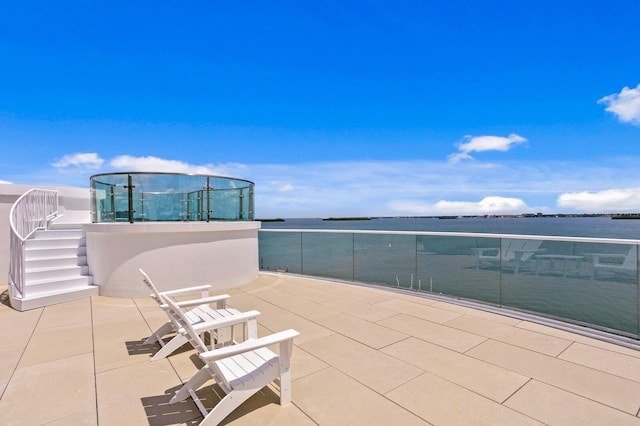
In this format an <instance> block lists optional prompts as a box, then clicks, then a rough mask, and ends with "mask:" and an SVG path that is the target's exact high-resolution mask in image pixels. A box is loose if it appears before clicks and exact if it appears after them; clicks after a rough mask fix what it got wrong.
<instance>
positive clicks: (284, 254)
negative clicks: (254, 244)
mask: <svg viewBox="0 0 640 426" xmlns="http://www.w3.org/2000/svg"><path fill="white" fill-rule="evenodd" d="M258 252H259V256H260V265H259V266H260V269H261V270H264V271H278V272H291V273H294V274H301V273H302V235H301V233H300V232H266V233H265V232H262V233H260V238H259V239H258Z"/></svg>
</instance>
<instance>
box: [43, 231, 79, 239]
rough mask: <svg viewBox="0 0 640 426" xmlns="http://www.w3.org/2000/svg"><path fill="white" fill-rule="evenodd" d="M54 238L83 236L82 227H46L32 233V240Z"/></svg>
mask: <svg viewBox="0 0 640 426" xmlns="http://www.w3.org/2000/svg"><path fill="white" fill-rule="evenodd" d="M54 238H84V231H83V230H82V229H47V230H46V231H36V232H35V233H34V234H33V239H34V240H40V239H54Z"/></svg>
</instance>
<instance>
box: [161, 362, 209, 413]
mask: <svg viewBox="0 0 640 426" xmlns="http://www.w3.org/2000/svg"><path fill="white" fill-rule="evenodd" d="M209 380H211V371H210V370H209V367H208V366H205V367H203V368H201V369H200V370H198V372H197V373H196V374H195V375H194V376H193V377H192V378H190V379H189V380H188V381H187V383H185V384H184V386H182V388H180V390H179V391H178V392H176V394H175V395H174V396H173V398H171V400H170V401H169V404H175V403H176V402H180V401H184V400H185V399H187V398H188V397H189V390H193V391H196V390H198V389H199V388H200V386H202V385H204V384H205V383H207V382H208V381H209Z"/></svg>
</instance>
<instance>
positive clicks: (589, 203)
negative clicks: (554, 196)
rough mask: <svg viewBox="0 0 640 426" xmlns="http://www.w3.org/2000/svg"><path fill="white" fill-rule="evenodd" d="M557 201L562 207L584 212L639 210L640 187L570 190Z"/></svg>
mask: <svg viewBox="0 0 640 426" xmlns="http://www.w3.org/2000/svg"><path fill="white" fill-rule="evenodd" d="M557 203H558V206H560V207H565V208H571V209H575V210H578V211H583V212H594V213H600V212H608V213H615V212H628V211H633V212H637V211H640V188H622V189H607V190H603V191H598V192H586V191H584V192H569V193H564V194H561V195H560V196H558V201H557Z"/></svg>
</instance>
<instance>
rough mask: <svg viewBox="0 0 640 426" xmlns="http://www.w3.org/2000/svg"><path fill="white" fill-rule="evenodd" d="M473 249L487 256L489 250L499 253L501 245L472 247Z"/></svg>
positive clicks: (479, 254)
mask: <svg viewBox="0 0 640 426" xmlns="http://www.w3.org/2000/svg"><path fill="white" fill-rule="evenodd" d="M472 250H473V251H474V253H475V254H477V255H478V256H486V253H485V252H489V253H491V254H492V255H497V254H498V253H499V252H500V247H474V248H472Z"/></svg>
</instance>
